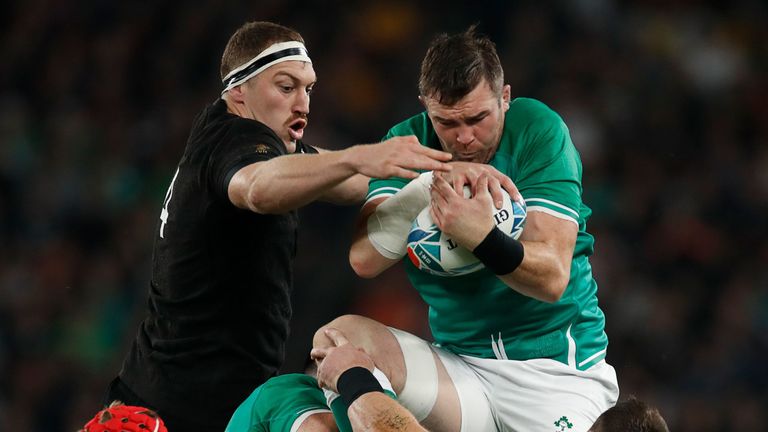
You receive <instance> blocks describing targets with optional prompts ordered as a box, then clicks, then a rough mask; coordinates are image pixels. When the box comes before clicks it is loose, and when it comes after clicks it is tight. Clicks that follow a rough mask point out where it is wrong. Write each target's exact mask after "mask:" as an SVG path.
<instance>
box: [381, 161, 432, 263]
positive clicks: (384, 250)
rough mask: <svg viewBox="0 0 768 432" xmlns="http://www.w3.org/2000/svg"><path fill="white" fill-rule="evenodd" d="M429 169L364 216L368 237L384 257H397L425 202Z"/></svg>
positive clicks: (427, 194)
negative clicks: (366, 219) (367, 215)
mask: <svg viewBox="0 0 768 432" xmlns="http://www.w3.org/2000/svg"><path fill="white" fill-rule="evenodd" d="M430 186H432V171H428V172H425V173H423V174H421V175H420V176H419V177H418V178H416V179H414V180H412V181H411V182H410V183H408V184H407V185H405V187H404V188H402V189H401V190H400V191H399V192H398V193H396V194H394V195H392V196H391V197H389V198H387V199H386V200H384V201H383V202H382V203H381V204H379V206H378V207H376V211H375V212H373V214H371V216H370V217H369V218H368V240H370V241H371V244H372V245H373V247H374V248H375V249H376V250H377V251H378V252H379V253H380V254H381V255H382V256H384V257H386V258H389V259H400V258H402V257H403V256H404V255H405V246H406V241H407V239H408V231H410V230H411V223H412V222H413V220H414V219H415V218H416V216H418V215H419V213H420V212H421V211H422V210H423V209H424V207H426V206H428V205H429V201H430V196H429V188H430Z"/></svg>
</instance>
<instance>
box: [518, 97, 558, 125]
mask: <svg viewBox="0 0 768 432" xmlns="http://www.w3.org/2000/svg"><path fill="white" fill-rule="evenodd" d="M507 118H508V119H510V120H511V121H513V122H518V123H525V124H528V123H540V122H544V123H547V122H557V123H558V124H559V123H561V122H562V121H563V119H562V118H561V117H560V115H559V114H558V113H557V112H555V110H553V109H552V108H550V107H549V106H548V105H547V104H545V103H544V102H542V101H540V100H538V99H533V98H527V97H518V98H515V99H513V100H512V101H511V102H510V104H509V111H507Z"/></svg>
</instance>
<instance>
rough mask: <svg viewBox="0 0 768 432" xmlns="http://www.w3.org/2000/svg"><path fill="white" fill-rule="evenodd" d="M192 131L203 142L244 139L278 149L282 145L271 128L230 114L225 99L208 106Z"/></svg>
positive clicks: (200, 114)
mask: <svg viewBox="0 0 768 432" xmlns="http://www.w3.org/2000/svg"><path fill="white" fill-rule="evenodd" d="M192 130H193V135H196V136H197V138H198V140H199V141H203V142H207V141H216V142H220V141H222V140H223V141H228V140H237V139H244V140H247V141H251V142H253V141H258V142H261V143H262V144H268V145H271V146H276V147H278V148H279V147H280V144H281V141H280V138H279V137H278V136H277V134H275V132H274V131H273V130H272V129H270V128H269V126H267V125H265V124H264V123H261V122H259V121H256V120H251V119H247V118H243V117H240V116H238V115H235V114H232V113H230V112H229V111H228V110H227V104H226V102H225V101H224V100H223V99H218V100H216V101H215V102H213V103H211V104H210V105H208V106H206V107H205V108H204V109H203V110H202V111H201V112H200V113H199V114H198V116H197V118H196V119H195V121H194V125H193V127H192Z"/></svg>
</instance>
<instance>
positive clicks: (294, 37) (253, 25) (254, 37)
mask: <svg viewBox="0 0 768 432" xmlns="http://www.w3.org/2000/svg"><path fill="white" fill-rule="evenodd" d="M289 41H299V42H301V43H304V38H302V37H301V35H300V34H299V32H297V31H296V30H293V29H290V28H288V27H284V26H281V25H280V24H275V23H271V22H266V21H253V22H248V23H245V24H243V25H242V26H241V27H240V28H239V29H237V31H236V32H235V34H233V35H232V37H230V38H229V42H227V46H226V48H224V54H222V56H221V68H220V70H219V73H220V74H221V79H222V80H223V79H224V77H225V76H227V74H228V73H230V72H231V71H232V70H233V69H236V68H238V67H239V66H242V65H243V64H245V62H247V61H248V60H250V59H252V58H254V57H256V56H257V55H258V54H259V53H260V52H262V51H264V50H265V49H266V48H268V47H269V46H270V45H272V44H276V43H278V42H289Z"/></svg>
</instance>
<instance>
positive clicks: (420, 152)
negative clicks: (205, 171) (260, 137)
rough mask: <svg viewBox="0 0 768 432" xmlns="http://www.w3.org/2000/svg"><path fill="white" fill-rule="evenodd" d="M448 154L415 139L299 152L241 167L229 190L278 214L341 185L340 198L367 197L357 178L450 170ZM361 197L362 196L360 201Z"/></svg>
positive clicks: (240, 203)
mask: <svg viewBox="0 0 768 432" xmlns="http://www.w3.org/2000/svg"><path fill="white" fill-rule="evenodd" d="M450 158H451V155H450V154H449V153H445V152H441V151H437V150H434V149H430V148H427V147H424V146H422V145H421V144H419V142H418V140H417V139H416V138H415V137H413V136H408V137H394V138H391V139H389V140H387V141H385V142H382V143H379V144H368V145H357V146H353V147H350V148H348V149H345V150H340V151H334V152H323V153H320V154H315V155H310V154H294V155H286V156H281V157H276V158H273V159H270V160H268V161H264V162H256V163H253V164H250V165H248V166H246V167H243V168H242V169H240V170H239V171H238V172H237V173H235V175H234V176H233V177H232V180H231V181H230V183H229V186H228V195H229V199H230V201H232V203H233V204H234V205H236V206H237V207H240V208H243V209H249V210H251V211H254V212H256V213H264V214H275V213H285V212H287V211H290V210H294V209H297V208H299V207H301V206H304V205H306V204H308V203H310V202H312V201H315V200H317V199H318V198H320V197H322V196H323V195H324V194H326V193H328V192H329V191H330V190H332V189H333V188H336V187H341V190H339V191H338V193H339V196H340V197H344V199H345V200H350V195H355V194H358V195H359V199H358V200H362V194H363V193H364V192H363V190H362V188H361V187H360V182H361V181H364V180H362V179H358V180H356V181H353V182H352V183H350V184H347V186H346V187H345V186H344V185H345V181H346V180H348V179H350V178H352V177H354V176H356V175H357V174H361V175H363V176H367V177H378V178H390V177H395V176H397V177H403V178H415V177H418V175H419V174H418V172H416V170H440V171H446V170H450V166H449V165H448V164H446V163H445V162H447V161H448V160H450ZM356 198H357V197H356Z"/></svg>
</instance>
